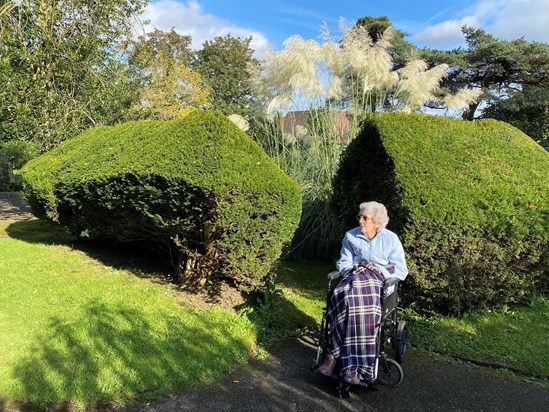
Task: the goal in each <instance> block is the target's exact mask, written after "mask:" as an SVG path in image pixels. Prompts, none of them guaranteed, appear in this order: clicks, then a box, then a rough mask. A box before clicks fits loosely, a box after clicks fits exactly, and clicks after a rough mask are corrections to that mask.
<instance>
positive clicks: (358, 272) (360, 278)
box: [326, 264, 384, 380]
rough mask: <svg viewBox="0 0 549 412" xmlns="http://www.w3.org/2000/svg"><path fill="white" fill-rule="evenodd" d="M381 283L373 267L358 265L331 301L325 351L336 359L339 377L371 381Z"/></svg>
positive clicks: (338, 286)
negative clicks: (329, 338) (328, 339)
mask: <svg viewBox="0 0 549 412" xmlns="http://www.w3.org/2000/svg"><path fill="white" fill-rule="evenodd" d="M383 281H384V278H383V276H382V275H381V273H380V271H379V270H378V269H377V268H376V267H375V266H374V265H369V264H360V265H358V266H357V268H356V269H355V270H354V271H353V272H352V273H350V274H349V275H348V276H347V277H345V278H343V279H342V280H341V282H340V283H339V284H338V285H337V286H336V287H335V289H334V291H333V295H332V297H331V298H330V302H329V305H328V310H327V313H326V318H327V320H328V322H329V324H330V325H331V328H332V335H331V341H330V343H329V348H328V350H329V351H330V353H331V354H332V355H334V357H335V358H336V360H337V362H338V364H339V366H340V376H341V377H342V378H343V377H345V376H349V377H353V378H361V379H364V380H371V379H373V372H374V362H375V352H376V333H377V328H378V327H379V324H380V322H381V289H382V287H383Z"/></svg>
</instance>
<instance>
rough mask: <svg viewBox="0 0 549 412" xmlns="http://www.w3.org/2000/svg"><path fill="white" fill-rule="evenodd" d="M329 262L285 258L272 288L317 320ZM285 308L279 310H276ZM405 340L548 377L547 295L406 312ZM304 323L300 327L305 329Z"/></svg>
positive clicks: (312, 324) (416, 345)
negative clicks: (522, 302)
mask: <svg viewBox="0 0 549 412" xmlns="http://www.w3.org/2000/svg"><path fill="white" fill-rule="evenodd" d="M331 270H333V268H332V266H329V265H323V264H319V263H314V262H302V263H295V262H286V263H285V264H284V266H283V267H282V268H281V270H280V271H279V273H280V274H279V276H278V278H277V279H278V287H279V290H280V291H281V294H282V296H283V297H284V299H283V301H286V302H291V303H292V305H293V306H294V307H296V308H297V309H298V311H300V312H302V313H304V314H307V316H308V317H309V319H313V320H312V321H311V322H309V323H308V324H307V327H308V328H312V327H315V326H317V325H318V322H319V321H320V314H321V311H322V307H323V306H324V304H325V301H324V299H325V297H326V287H327V280H326V275H327V274H328V273H329V272H330V271H331ZM280 312H281V313H285V310H280ZM400 319H405V320H407V322H408V328H409V343H410V345H411V346H412V347H414V348H415V349H418V350H421V351H426V352H431V353H436V354H442V355H447V356H451V357H454V358H458V359H462V360H467V361H472V362H476V363H478V364H481V365H488V366H493V367H497V368H505V369H509V370H512V371H514V372H519V373H520V374H522V375H526V376H529V377H535V378H541V379H543V380H548V379H549V346H548V345H547V342H549V300H548V299H546V298H537V299H534V300H532V302H531V303H530V305H529V306H526V307H521V308H516V309H513V310H511V309H502V310H500V311H487V312H480V313H474V314H467V315H465V316H462V317H445V316H441V315H437V314H435V313H433V314H428V315H417V314H411V313H410V311H405V312H403V313H402V314H401V316H400ZM307 327H306V328H307Z"/></svg>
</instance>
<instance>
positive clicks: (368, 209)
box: [359, 201, 389, 227]
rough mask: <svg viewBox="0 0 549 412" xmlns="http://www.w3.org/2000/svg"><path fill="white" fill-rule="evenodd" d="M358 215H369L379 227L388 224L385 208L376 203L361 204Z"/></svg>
mask: <svg viewBox="0 0 549 412" xmlns="http://www.w3.org/2000/svg"><path fill="white" fill-rule="evenodd" d="M359 213H360V214H361V215H364V214H366V213H371V214H372V218H373V219H374V222H375V223H377V224H378V225H379V226H380V227H385V226H387V223H389V216H388V215H387V208H386V207H385V206H384V205H383V204H381V203H378V202H373V201H372V202H362V203H361V204H360V206H359Z"/></svg>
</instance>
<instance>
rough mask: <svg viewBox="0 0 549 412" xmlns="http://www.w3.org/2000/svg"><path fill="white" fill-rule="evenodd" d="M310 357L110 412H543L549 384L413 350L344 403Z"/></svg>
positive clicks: (12, 211)
mask: <svg viewBox="0 0 549 412" xmlns="http://www.w3.org/2000/svg"><path fill="white" fill-rule="evenodd" d="M32 217H33V216H32V214H30V209H29V207H28V206H27V205H26V203H25V202H24V201H23V200H22V199H21V197H19V196H15V197H12V196H10V198H5V197H0V220H18V219H29V218H32ZM314 357H315V348H314V347H313V346H312V345H311V344H310V342H307V341H305V340H292V341H287V342H285V343H284V344H283V345H280V346H279V347H278V348H276V349H275V350H273V352H272V353H271V356H270V357H269V358H268V359H265V360H257V359H255V360H252V361H251V362H250V363H249V364H247V365H245V366H242V367H240V368H238V369H236V370H235V371H234V372H233V373H231V374H228V375H226V376H222V377H220V380H219V381H218V382H216V383H214V384H211V385H205V386H201V387H199V388H195V389H191V390H188V391H186V392H184V393H182V394H179V395H177V396H172V397H169V398H167V399H164V400H162V401H158V402H152V403H139V404H135V405H129V406H128V407H126V408H118V409H116V411H118V412H137V411H140V412H141V411H143V412H177V411H202V410H203V411H215V412H217V411H238V412H248V411H249V412H276V411H281V412H286V411H288V412H291V411H334V412H335V411H357V412H361V411H364V412H377V411H379V412H393V411H405V412H414V411H418V412H424V411H425V412H431V411H433V412H434V411H448V412H454V411H456V412H457V411H459V412H477V411H486V412H494V411H505V412H514V411H517V412H529V411H536V412H537V411H539V412H544V411H549V387H547V386H545V387H542V386H540V385H538V384H535V383H528V382H525V381H522V380H519V379H513V380H510V378H509V377H506V378H504V377H501V376H498V375H497V374H496V373H495V372H494V371H492V370H490V369H488V368H484V367H478V366H474V365H470V364H449V363H445V362H441V361H437V360H434V359H432V358H430V357H428V356H426V355H425V354H422V353H420V352H416V351H413V350H408V352H407V355H406V361H405V363H404V364H403V365H402V366H403V369H404V381H403V383H402V384H401V385H400V386H398V387H396V388H387V387H384V386H381V385H380V386H378V387H377V390H375V391H372V390H369V389H367V388H363V387H357V388H356V390H353V392H352V395H351V399H350V400H348V401H342V400H340V399H339V398H338V397H337V387H336V385H337V382H336V381H335V380H332V379H331V378H326V377H324V376H320V375H317V374H315V373H313V372H310V371H309V368H310V366H311V365H312V363H313V359H314ZM212 361H214V362H215V360H212ZM1 409H2V408H1V406H0V410H1ZM38 409H39V408H33V407H29V408H27V409H26V408H23V409H20V408H14V409H11V408H8V410H9V411H16V410H29V411H31V410H32V411H35V410H38ZM61 409H62V408H61ZM98 412H99V411H98Z"/></svg>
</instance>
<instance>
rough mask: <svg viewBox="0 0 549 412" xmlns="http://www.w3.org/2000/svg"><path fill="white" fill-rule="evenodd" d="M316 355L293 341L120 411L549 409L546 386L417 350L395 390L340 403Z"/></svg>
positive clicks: (362, 393)
mask: <svg viewBox="0 0 549 412" xmlns="http://www.w3.org/2000/svg"><path fill="white" fill-rule="evenodd" d="M315 354H316V352H315V348H314V347H313V346H312V345H311V344H310V343H309V342H306V341H303V340H291V341H288V342H285V343H284V344H283V345H281V346H280V347H278V348H277V349H275V350H274V351H273V352H272V353H271V356H270V357H269V358H268V359H266V360H252V361H251V362H250V363H249V364H247V365H245V366H243V367H241V368H238V369H237V370H235V371H234V372H232V373H230V374H229V375H227V376H224V377H222V378H221V379H220V381H218V382H217V383H214V384H211V385H206V386H201V387H198V388H195V389H191V390H188V391H186V392H184V393H182V394H180V395H178V396H174V397H171V398H168V399H165V400H163V401H161V402H156V403H150V404H145V405H143V404H141V405H134V406H130V407H128V408H127V409H125V411H127V412H133V411H146V412H172V411H203V410H204V411H206V410H207V411H239V412H248V411H249V412H252V411H253V412H275V411H281V412H282V411H284V412H286V411H357V412H358V411H364V412H366V411H367V412H377V411H380V412H381V411H384V412H386V411H406V412H413V411H418V412H424V411H425V412H430V411H460V412H466V411H467V412H468V411H471V412H473V411H475V412H476V411H486V412H494V411H505V412H513V411H517V412H519V411H520V412H526V411H540V412H541V411H549V388H548V387H542V386H541V385H539V384H536V383H531V382H526V381H523V380H520V379H518V378H516V379H512V378H509V376H506V377H503V376H499V375H498V374H497V373H496V372H495V371H494V370H491V369H489V368H486V367H479V366H475V365H471V364H454V363H447V362H442V361H439V360H434V359H433V358H431V357H429V356H427V355H426V354H424V353H421V352H417V351H414V350H408V351H407V353H406V359H405V362H404V363H403V364H402V367H403V369H404V380H403V382H402V384H401V385H400V386H398V387H395V388H389V387H385V386H382V385H378V386H377V387H376V389H375V390H371V389H368V388H364V387H356V389H353V391H352V393H351V399H350V400H341V399H339V398H338V396H337V381H336V380H335V379H332V378H328V377H324V376H321V375H318V374H316V373H314V372H311V371H310V366H311V365H312V363H313V359H314V357H315ZM510 379H512V380H510Z"/></svg>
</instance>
